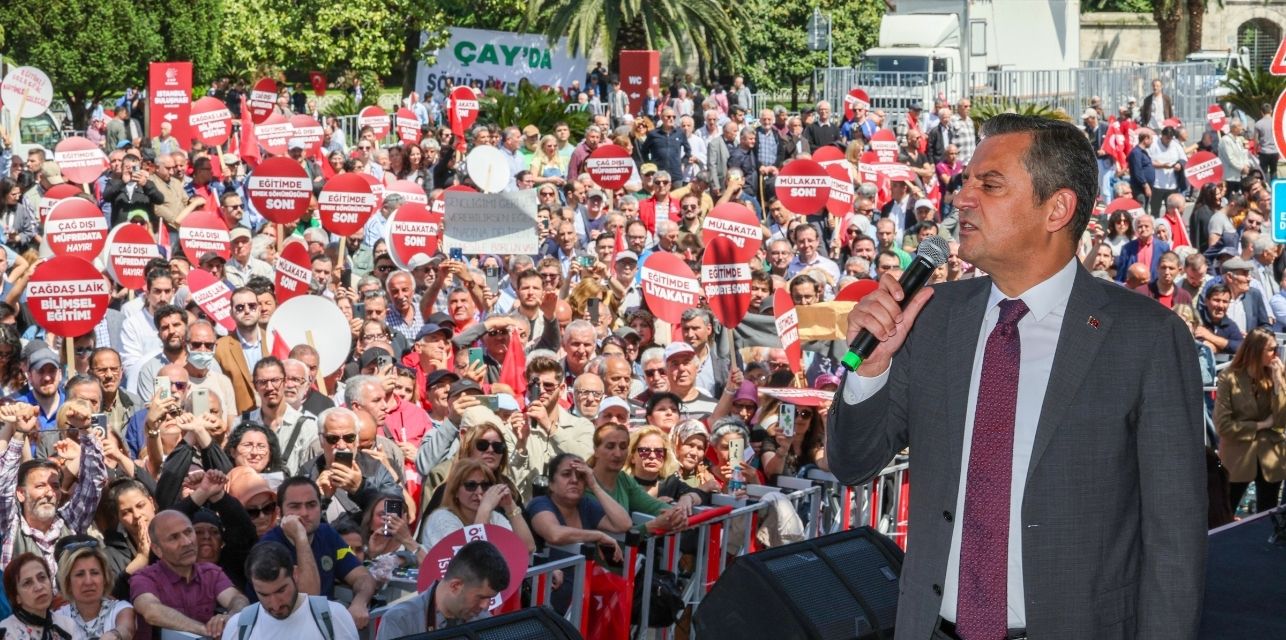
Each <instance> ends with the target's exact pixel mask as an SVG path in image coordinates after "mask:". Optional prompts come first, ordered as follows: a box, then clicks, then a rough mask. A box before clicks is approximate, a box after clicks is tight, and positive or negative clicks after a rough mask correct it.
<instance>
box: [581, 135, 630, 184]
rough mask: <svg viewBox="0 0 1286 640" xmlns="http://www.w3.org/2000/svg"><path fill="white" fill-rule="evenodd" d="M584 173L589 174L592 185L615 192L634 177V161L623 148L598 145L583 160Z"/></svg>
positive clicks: (611, 145) (612, 145)
mask: <svg viewBox="0 0 1286 640" xmlns="http://www.w3.org/2000/svg"><path fill="white" fill-rule="evenodd" d="M585 173H588V174H589V177H590V179H591V180H593V181H594V184H596V185H598V186H600V187H602V188H604V189H606V190H608V191H616V190H617V189H620V188H622V187H624V186H625V183H626V182H629V181H630V176H632V175H634V159H633V158H631V157H630V152H629V151H626V150H625V148H624V147H621V146H617V145H614V144H600V145H598V148H596V149H594V150H593V151H591V152H590V154H589V157H588V158H586V159H585Z"/></svg>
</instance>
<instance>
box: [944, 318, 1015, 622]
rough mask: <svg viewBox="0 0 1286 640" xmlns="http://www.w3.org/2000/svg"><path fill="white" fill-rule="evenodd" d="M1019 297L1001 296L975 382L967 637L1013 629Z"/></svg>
mask: <svg viewBox="0 0 1286 640" xmlns="http://www.w3.org/2000/svg"><path fill="white" fill-rule="evenodd" d="M1026 314H1027V305H1026V304H1023V301H1022V300H1002V301H1001V302H1000V320H999V321H998V322H996V328H995V329H992V331H991V335H990V336H989V337H988V338H987V351H986V352H985V353H984V354H983V357H982V375H981V376H980V377H979V379H978V405H977V408H976V409H975V410H974V418H973V442H972V444H971V445H970V448H969V470H968V473H969V476H968V477H969V480H968V482H967V483H966V487H965V506H964V522H963V523H962V526H961V534H960V535H961V539H960V583H959V586H958V588H957V589H956V593H957V594H958V599H957V607H956V633H957V634H959V636H960V637H961V638H962V639H963V640H1003V639H1004V637H1005V635H1006V634H1007V633H1008V622H1009V606H1008V602H1009V599H1008V591H1009V589H1008V585H1007V579H1008V575H1009V572H1008V568H1009V483H1010V478H1011V476H1012V475H1013V474H1012V470H1013V461H1014V455H1013V452H1014V412H1015V409H1016V408H1017V405H1018V366H1019V363H1020V362H1021V353H1022V344H1021V342H1020V341H1019V338H1018V320H1020V319H1021V318H1022V317H1023V316H1024V315H1026Z"/></svg>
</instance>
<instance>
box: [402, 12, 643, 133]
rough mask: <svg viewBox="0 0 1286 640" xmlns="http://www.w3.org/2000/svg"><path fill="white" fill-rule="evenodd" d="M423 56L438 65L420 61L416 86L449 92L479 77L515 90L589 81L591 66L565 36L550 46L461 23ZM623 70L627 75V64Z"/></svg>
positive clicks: (539, 38) (537, 37)
mask: <svg viewBox="0 0 1286 640" xmlns="http://www.w3.org/2000/svg"><path fill="white" fill-rule="evenodd" d="M425 37H426V38H427V35H426V36H425ZM422 59H423V60H432V61H433V63H432V64H425V63H423V62H421V63H420V64H419V66H418V67H417V69H416V74H415V86H416V87H427V88H428V89H429V90H431V91H433V92H435V93H438V94H444V93H446V92H447V91H450V90H451V87H450V86H449V83H450V82H454V84H455V86H457V87H464V86H468V85H470V84H472V83H473V82H474V81H475V80H476V81H479V82H481V83H483V84H484V85H485V86H487V87H496V88H498V89H500V90H501V91H504V92H506V93H511V94H512V93H514V92H515V91H516V89H517V86H518V81H519V80H524V79H525V80H527V81H528V82H530V83H531V84H533V85H535V86H537V87H568V86H571V83H572V80H580V81H581V82H582V83H583V82H585V72H586V71H587V70H588V67H587V65H586V59H585V58H584V57H579V56H573V55H572V54H571V53H570V51H569V49H568V48H567V39H566V38H561V39H559V41H558V43H557V44H551V43H550V42H549V39H548V38H546V37H545V36H544V35H542V34H537V33H511V32H507V31H486V30H482V29H465V28H461V27H454V28H452V29H451V39H450V40H449V41H448V42H447V44H446V46H444V47H442V48H441V49H438V50H437V51H435V52H433V53H432V54H430V55H428V56H426V57H424V58H422ZM621 68H622V73H621V75H624V68H625V67H624V63H623V62H622V67H621ZM631 113H635V111H631Z"/></svg>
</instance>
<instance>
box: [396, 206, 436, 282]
mask: <svg viewBox="0 0 1286 640" xmlns="http://www.w3.org/2000/svg"><path fill="white" fill-rule="evenodd" d="M384 237H385V239H387V240H388V255H389V257H390V258H393V262H394V263H395V264H397V268H399V269H410V268H411V267H410V264H409V263H410V262H411V258H413V257H415V255H416V254H423V255H424V256H426V257H433V255H434V254H436V253H437V252H438V239H439V238H441V237H442V216H441V214H437V213H433V212H432V211H430V210H429V208H428V207H426V206H424V205H422V204H415V203H413V202H408V203H406V204H404V205H402V206H401V207H398V209H397V211H394V212H393V215H391V216H389V218H388V224H386V225H385V226H384Z"/></svg>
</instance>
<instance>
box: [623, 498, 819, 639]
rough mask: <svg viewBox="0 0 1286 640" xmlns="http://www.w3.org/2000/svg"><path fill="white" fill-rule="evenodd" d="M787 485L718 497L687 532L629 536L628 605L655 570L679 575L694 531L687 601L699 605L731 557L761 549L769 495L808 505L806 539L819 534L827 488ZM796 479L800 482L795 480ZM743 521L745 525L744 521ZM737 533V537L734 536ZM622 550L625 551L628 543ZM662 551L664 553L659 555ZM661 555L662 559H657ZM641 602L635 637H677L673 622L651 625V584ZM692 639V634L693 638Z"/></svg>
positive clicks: (688, 603)
mask: <svg viewBox="0 0 1286 640" xmlns="http://www.w3.org/2000/svg"><path fill="white" fill-rule="evenodd" d="M779 481H784V484H785V485H788V486H781V487H768V486H762V485H749V486H747V487H746V493H747V496H748V499H747V500H741V501H735V500H734V499H733V498H732V497H731V496H726V495H721V494H720V495H716V496H715V500H714V502H715V505H716V506H715V507H713V508H710V509H704V510H702V512H705V513H707V514H717V515H715V516H714V517H710V518H708V519H705V520H704V521H702V522H701V523H700V524H699V525H697V526H695V527H689V528H687V529H684V530H682V531H673V532H666V533H664V534H660V535H648V534H634V535H632V536H630V537H629V538H628V539H627V545H628V548H629V552H628V553H626V555H627V559H626V565H625V566H626V567H627V568H632V569H633V570H632V571H630V572H629V573H630V575H628V576H626V580H627V582H628V589H627V593H626V600H627V603H628V604H629V605H630V607H631V608H632V605H633V594H634V591H635V582H636V580H637V579H642V580H643V584H644V585H651V584H652V580H653V578H654V576H655V575H656V570H657V568H658V565H659V568H660V569H663V570H665V571H670V572H672V573H675V574H676V575H679V574H681V570H680V566H679V560H680V557H681V556H682V553H681V552H680V548H679V545H680V538H681V537H682V536H684V535H689V536H691V535H695V536H696V537H697V544H696V553H695V555H694V556H693V557H692V565H691V567H692V570H691V575H690V576H688V580H687V583H686V585H685V586H684V588H683V603H684V605H686V606H687V607H690V608H691V610H692V611H695V610H696V608H697V607H698V606H699V605H700V603H701V600H702V599H703V598H704V597H705V595H706V594H707V593H708V592H709V591H710V588H711V587H713V586H714V583H715V582H717V581H718V579H719V576H720V575H722V574H723V570H724V568H725V567H726V566H727V561H728V557H729V556H730V555H731V556H741V555H746V554H748V553H753V552H755V551H758V550H759V549H758V544H757V542H756V539H755V535H754V534H755V531H757V530H758V528H759V523H760V519H761V517H762V514H763V512H764V511H766V510H767V509H769V508H771V507H772V504H773V503H771V502H768V501H765V500H762V498H763V497H764V496H766V495H767V494H769V493H774V492H780V493H781V494H782V495H784V496H785V497H786V499H788V500H789V501H790V502H791V503H792V504H793V505H794V506H795V508H796V511H798V510H799V509H800V508H801V507H804V508H806V513H807V514H808V518H807V519H808V522H807V523H806V524H805V528H804V537H805V538H813V537H816V536H817V535H818V534H819V532H820V531H821V528H820V527H819V526H817V525H818V521H819V518H820V511H821V496H822V487H821V486H820V485H817V484H814V483H809V482H807V481H798V480H797V479H795V478H781V479H779ZM791 481H795V482H791ZM635 518H636V520H646V517H640V516H638V515H637V514H636V516H635ZM743 523H744V525H745V526H744V527H742V526H741V525H742V524H743ZM734 536H736V539H734ZM622 549H623V553H625V551H624V549H625V548H624V547H623V548H622ZM658 554H659V555H658ZM639 558H642V561H643V566H642V576H641V577H640V576H638V573H639V571H638V568H637V566H636V565H637V561H638V559H639ZM658 559H659V561H658ZM642 594H643V596H642V601H641V602H640V603H639V605H640V606H639V619H638V620H636V621H634V622H635V624H634V625H633V626H632V627H631V628H632V629H633V632H632V636H633V637H634V638H647V637H655V638H657V639H658V640H668V639H669V638H672V637H673V635H674V626H673V625H671V626H669V627H663V628H657V629H653V628H651V626H650V620H649V618H650V613H651V600H652V590H651V589H650V588H646V589H643V590H642ZM689 637H690V636H689Z"/></svg>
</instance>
